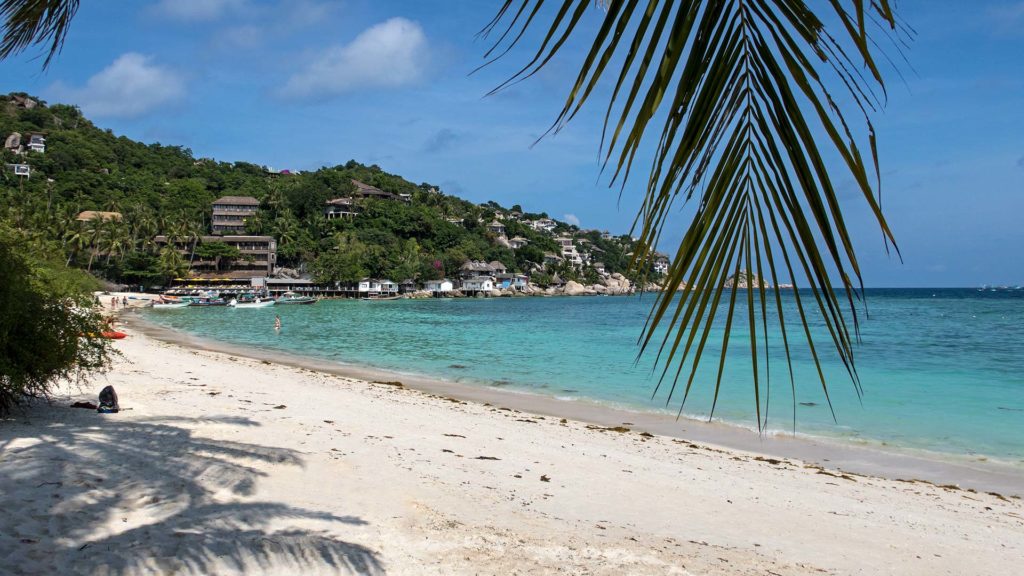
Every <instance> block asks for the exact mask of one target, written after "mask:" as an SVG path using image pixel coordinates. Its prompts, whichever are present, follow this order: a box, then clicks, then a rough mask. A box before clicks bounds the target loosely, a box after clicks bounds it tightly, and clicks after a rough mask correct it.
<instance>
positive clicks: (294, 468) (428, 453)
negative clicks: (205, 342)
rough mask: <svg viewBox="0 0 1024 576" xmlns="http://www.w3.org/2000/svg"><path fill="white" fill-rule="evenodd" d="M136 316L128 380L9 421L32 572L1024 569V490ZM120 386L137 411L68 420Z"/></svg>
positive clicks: (126, 356) (4, 492) (1, 437)
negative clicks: (165, 330)
mask: <svg viewBox="0 0 1024 576" xmlns="http://www.w3.org/2000/svg"><path fill="white" fill-rule="evenodd" d="M127 316H129V318H128V322H129V324H128V325H126V326H124V328H123V331H124V332H126V333H127V334H128V336H127V338H125V339H122V340H117V341H115V342H114V343H113V346H114V348H115V350H117V351H118V352H119V353H120V354H119V355H118V356H117V357H116V358H115V359H114V362H113V365H112V367H111V370H110V371H109V372H107V373H106V374H105V375H102V376H97V377H95V378H91V379H90V380H89V381H88V382H87V383H85V385H84V386H82V387H73V388H70V389H69V390H70V391H69V392H68V393H61V394H59V395H56V396H54V398H53V401H52V402H32V403H29V404H26V405H25V406H24V407H23V408H22V409H20V410H18V411H17V412H16V413H14V414H12V415H11V416H9V417H5V418H3V419H0V462H2V463H3V465H2V466H0V506H3V507H4V509H5V510H7V511H8V512H9V513H8V514H5V515H4V516H3V517H2V518H0V555H2V556H3V557H4V558H5V559H7V565H8V566H9V567H10V568H11V569H12V570H13V573H14V574H64V573H75V574H97V575H98V574H111V573H118V574H134V573H161V574H163V573H181V574H249V573H265V574H339V573H359V574H363V573H365V574H384V573H392V574H437V575H441V574H444V575H448V574H458V575H461V574H515V573H519V574H526V573H528V574H565V573H571V574H584V573H585V574H594V575H607V576H612V575H616V576H617V575H619V574H641V575H647V574H649V575H662V574H678V575H680V576H685V575H689V574H722V575H728V576H754V575H755V574H757V575H762V574H779V575H786V576H805V575H806V576H810V575H820V574H822V573H827V574H858V575H861V574H862V575H869V574H881V573H886V574H921V575H928V576H932V575H936V574H946V575H950V576H952V575H957V574H967V573H970V574H978V575H991V576H998V575H1001V574H1005V573H1006V570H1007V566H1013V565H1015V563H1017V562H1018V561H1019V558H1020V557H1021V554H1024V501H1022V500H1020V499H1019V498H1016V497H1013V496H1002V495H998V494H988V493H985V491H979V490H975V489H970V488H968V489H960V488H956V487H953V486H945V485H939V484H937V483H930V482H922V481H908V480H904V481H893V480H887V479H883V478H879V477H873V476H860V475H855V474H854V473H852V472H849V473H848V472H842V471H837V470H836V468H835V467H833V466H831V465H829V466H818V465H816V464H811V463H805V462H802V461H799V460H794V459H789V458H773V457H771V456H764V455H763V454H765V453H766V451H765V450H756V451H754V452H748V451H745V450H741V449H732V448H719V447H716V446H720V445H721V444H712V443H706V442H703V441H697V439H696V434H697V433H695V432H694V430H695V429H696V428H695V427H694V426H693V424H692V423H689V422H684V423H677V422H675V420H674V419H670V420H671V422H670V423H668V425H669V426H670V428H671V430H669V432H672V431H675V432H676V433H678V434H684V435H685V436H686V437H687V438H690V440H682V439H679V438H675V437H672V436H666V435H661V434H653V433H649V432H647V431H646V430H651V431H652V432H654V431H656V430H654V428H653V427H652V426H648V425H647V424H646V423H644V422H641V420H640V419H639V418H637V417H636V414H631V415H630V418H632V419H631V420H629V422H632V423H633V424H631V425H629V426H623V425H622V424H621V423H618V426H623V428H618V426H612V425H611V424H615V422H609V423H608V424H609V425H607V426H606V425H600V424H587V423H586V420H585V418H587V417H588V416H593V415H595V414H597V415H599V416H600V415H604V416H605V417H607V416H608V415H609V414H611V415H615V416H616V417H618V416H617V414H618V413H616V412H614V411H611V412H609V411H604V410H602V411H598V412H597V413H595V414H590V413H580V414H578V416H579V417H580V419H576V418H573V419H568V418H559V417H557V416H556V417H551V416H544V415H540V414H538V412H539V411H540V409H543V408H544V406H542V404H544V405H547V404H545V403H542V402H538V399H536V398H531V397H527V395H524V394H514V393H508V392H506V393H504V394H502V393H501V391H500V390H498V391H494V390H475V392H478V393H487V394H488V398H490V399H491V400H496V401H497V400H500V403H490V405H488V402H486V401H485V398H482V397H481V398H480V399H479V400H476V401H471V400H470V399H467V400H459V399H457V398H456V397H455V396H454V394H455V393H456V388H457V387H455V386H451V385H444V386H441V384H443V383H440V384H439V383H434V384H435V385H436V386H441V387H440V388H436V390H437V392H436V393H435V392H430V391H421V390H418V389H414V388H413V386H414V385H416V384H414V382H413V381H414V380H415V379H413V378H410V377H405V376H403V377H401V381H402V382H403V383H407V384H408V386H407V385H405V384H403V385H398V384H397V383H395V382H393V381H389V380H390V379H388V378H383V377H382V376H384V375H383V374H380V373H374V374H370V373H365V375H366V376H367V378H365V379H359V378H352V377H345V376H340V375H335V374H336V373H337V372H339V371H341V370H342V369H343V368H345V367H338V366H332V367H329V368H331V370H324V371H321V370H317V369H316V368H317V367H316V366H312V365H310V364H309V363H308V362H302V361H297V359H295V358H274V359H273V360H271V359H252V358H249V357H246V356H245V355H242V354H238V353H236V352H235V351H228V352H218V351H208V350H203V349H201V348H200V347H199V345H200V344H202V342H195V341H193V342H191V343H190V344H189V343H175V342H173V341H171V342H168V341H164V340H161V339H158V337H157V336H155V335H151V334H150V333H149V332H147V331H146V330H145V329H144V328H142V327H141V325H140V324H139V323H138V322H132V320H133V319H132V318H130V316H132V315H130V314H129V315H127ZM135 320H138V319H137V318H136V319H135ZM163 336H164V337H167V338H174V337H177V338H178V339H181V340H185V339H188V338H187V336H186V337H182V336H181V335H180V334H177V333H171V334H164V335H163ZM267 358H271V357H270V356H268V357H267ZM286 362H295V364H296V366H291V365H289V364H287V363H286ZM377 376H381V378H380V379H379V380H380V381H378V382H376V383H375V382H374V381H373V380H377V379H378V378H377ZM108 384H109V385H113V386H114V387H115V388H116V390H117V393H118V396H119V398H120V404H121V407H122V411H121V412H119V413H116V414H97V412H96V410H95V409H92V410H82V409H77V408H73V407H70V404H71V403H72V402H75V401H81V400H90V401H95V400H96V393H97V392H98V391H99V389H100V388H102V387H103V386H106V385H108ZM463 392H467V391H466V390H463ZM469 392H474V390H469ZM495 392H497V393H496V394H495ZM514 402H524V403H528V404H529V405H530V406H532V407H533V408H537V409H538V410H533V411H529V410H519V409H517V408H513V407H511V406H512V405H513V403H514ZM577 404H580V403H578V402H562V403H561V404H560V405H558V406H557V407H558V411H559V412H564V409H565V408H567V407H572V408H579V407H578V406H575V405H577ZM516 405H518V404H516ZM567 405H570V406H567ZM523 407H524V408H525V407H526V405H525V404H524V405H523ZM548 407H549V408H550V407H551V406H548ZM625 428H630V430H629V431H626V430H625ZM701 428H702V429H703V428H709V427H708V426H704V427H701ZM710 428H715V427H714V426H710ZM744 437H745V438H747V439H748V440H749V439H750V438H751V437H753V438H756V435H751V434H749V433H748V434H745V435H744ZM757 444H758V445H759V446H760V445H761V444H762V443H761V442H759V441H758V442H757ZM844 469H845V468H844ZM753 519H757V520H760V521H752V520H753Z"/></svg>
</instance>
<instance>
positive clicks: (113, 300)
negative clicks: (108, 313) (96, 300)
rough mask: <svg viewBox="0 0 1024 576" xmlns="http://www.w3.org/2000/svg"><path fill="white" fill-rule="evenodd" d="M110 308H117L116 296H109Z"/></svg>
mask: <svg viewBox="0 0 1024 576" xmlns="http://www.w3.org/2000/svg"><path fill="white" fill-rule="evenodd" d="M110 308H111V310H117V296H111V297H110Z"/></svg>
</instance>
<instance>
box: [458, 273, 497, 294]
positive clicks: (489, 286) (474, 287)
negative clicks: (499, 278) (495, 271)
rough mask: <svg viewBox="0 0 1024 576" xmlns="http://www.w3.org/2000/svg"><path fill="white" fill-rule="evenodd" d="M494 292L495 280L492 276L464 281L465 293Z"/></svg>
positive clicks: (463, 289)
mask: <svg viewBox="0 0 1024 576" xmlns="http://www.w3.org/2000/svg"><path fill="white" fill-rule="evenodd" d="M491 290H494V279H493V278H491V277H490V276H474V277H472V278H467V279H465V280H463V281H462V291H463V292H490V291H491Z"/></svg>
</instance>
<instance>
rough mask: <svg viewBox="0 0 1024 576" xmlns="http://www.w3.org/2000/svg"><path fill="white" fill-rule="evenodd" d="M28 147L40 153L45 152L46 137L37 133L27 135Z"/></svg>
mask: <svg viewBox="0 0 1024 576" xmlns="http://www.w3.org/2000/svg"><path fill="white" fill-rule="evenodd" d="M28 149H29V150H31V151H33V152H39V153H40V154H42V153H44V152H46V138H45V137H44V136H43V135H42V134H40V133H38V132H35V133H32V134H30V135H29V137H28Z"/></svg>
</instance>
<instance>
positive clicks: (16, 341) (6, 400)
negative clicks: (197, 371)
mask: <svg viewBox="0 0 1024 576" xmlns="http://www.w3.org/2000/svg"><path fill="white" fill-rule="evenodd" d="M0 270H3V281H2V282H0V414H3V413H6V412H8V411H9V410H10V409H11V408H12V407H13V406H14V405H15V404H17V403H18V402H20V401H21V400H23V399H25V398H27V397H47V396H49V395H50V393H51V392H52V391H53V390H54V389H55V387H56V386H57V385H58V383H59V382H60V381H61V380H66V381H78V380H79V379H80V378H82V377H84V376H86V375H88V374H92V373H94V372H96V371H100V370H103V369H104V368H105V367H106V366H107V365H108V363H109V360H110V354H111V351H110V348H109V346H108V344H107V342H108V341H107V340H104V339H102V338H100V337H99V334H100V332H102V331H103V330H104V326H105V325H104V320H103V318H102V316H101V315H100V313H99V312H98V311H97V310H96V309H94V308H93V298H94V297H93V295H92V291H93V290H95V289H97V288H99V282H98V281H97V280H96V279H95V278H93V277H92V276H90V275H89V274H87V273H85V272H83V271H81V270H79V269H76V268H68V267H67V266H66V265H65V262H64V260H63V258H62V257H61V256H60V252H59V250H57V247H56V246H54V245H53V242H52V241H50V240H49V239H47V238H45V237H44V236H43V235H41V234H33V233H29V232H26V231H24V230H19V229H14V228H11V227H10V226H9V225H7V224H3V223H0Z"/></svg>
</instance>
